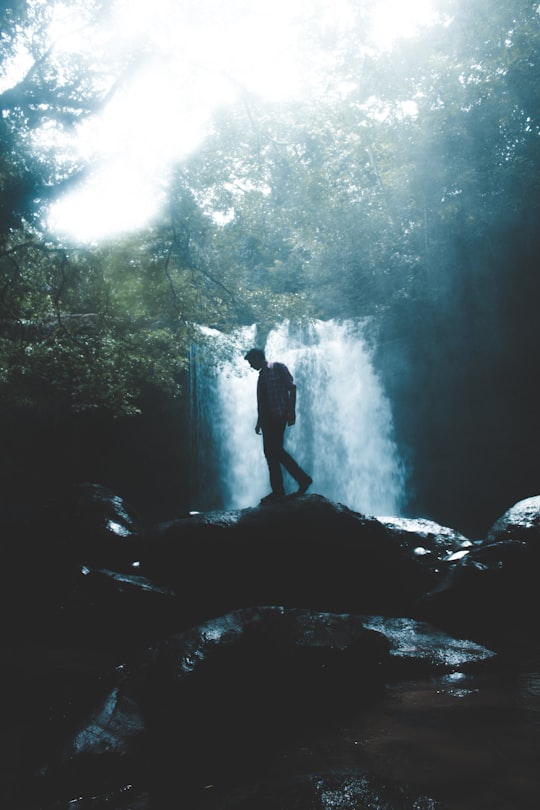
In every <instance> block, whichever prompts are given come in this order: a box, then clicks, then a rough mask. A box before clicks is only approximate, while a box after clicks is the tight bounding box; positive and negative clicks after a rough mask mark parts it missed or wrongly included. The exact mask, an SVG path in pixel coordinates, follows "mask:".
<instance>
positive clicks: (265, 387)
mask: <svg viewBox="0 0 540 810" xmlns="http://www.w3.org/2000/svg"><path fill="white" fill-rule="evenodd" d="M244 359H245V360H247V361H248V363H249V364H250V366H251V368H254V369H256V371H258V372H259V379H258V380H257V424H256V425H255V432H256V433H260V432H261V431H262V435H263V449H264V455H265V457H266V462H267V464H268V471H269V473H270V486H271V488H272V492H271V493H270V494H269V495H266V496H265V497H264V498H263V499H262V500H261V503H269V502H271V501H277V500H279V499H280V498H283V497H284V496H285V489H284V487H283V474H282V472H281V465H283V466H284V467H285V469H286V470H287V472H288V473H289V474H290V475H292V477H293V478H294V479H295V480H296V481H297V482H298V490H297V492H296V494H297V495H303V494H304V493H305V492H306V491H307V489H308V487H309V486H311V484H312V483H313V481H312V478H311V477H310V476H309V475H308V474H307V473H305V472H304V470H302V468H301V467H299V465H298V464H297V463H296V461H295V460H294V459H293V458H292V456H290V455H289V453H287V451H286V450H285V448H284V447H283V440H284V437H285V428H286V426H287V425H289V426H290V425H294V423H295V422H296V385H295V384H294V381H293V377H292V374H291V372H290V371H289V369H288V368H287V366H286V365H284V364H283V363H269V362H268V361H267V360H266V357H265V354H264V352H263V350H262V349H250V350H249V351H248V353H247V354H246V355H245V358H244Z"/></svg>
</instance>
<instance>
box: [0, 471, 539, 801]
mask: <svg viewBox="0 0 540 810" xmlns="http://www.w3.org/2000/svg"><path fill="white" fill-rule="evenodd" d="M539 509H540V498H531V499H527V500H526V501H523V502H520V504H517V505H516V506H515V507H514V508H513V509H512V510H509V512H508V513H507V514H506V515H505V516H502V517H501V518H499V519H498V520H497V522H496V523H495V524H494V526H493V528H492V530H491V531H490V532H489V533H488V535H487V536H486V539H485V540H475V541H471V540H469V539H468V538H465V537H463V536H462V535H460V534H459V533H457V532H454V531H453V530H452V529H449V528H448V527H439V526H438V525H437V524H434V523H432V522H431V521H412V520H407V519H403V518H391V517H389V518H380V519H375V518H372V517H366V516H364V515H360V514H358V513H354V512H351V511H350V510H348V509H347V508H346V507H343V506H342V505H340V504H334V503H331V502H329V501H327V500H326V499H324V498H322V497H321V496H317V495H309V496H308V495H306V496H302V497H297V498H287V499H285V500H284V501H283V502H281V503H278V504H273V505H272V506H264V507H257V508H254V509H246V510H240V511H237V512H233V513H206V514H201V515H192V516H185V517H179V518H178V519H175V520H173V521H168V522H167V523H163V524H157V525H155V526H151V527H145V528H141V526H140V524H139V522H138V519H137V517H136V515H134V514H132V513H131V510H130V508H129V506H127V505H126V504H124V503H123V502H122V501H121V499H119V498H117V497H116V496H115V495H114V493H111V492H109V491H108V490H107V489H106V488H104V487H101V486H99V485H95V484H92V485H90V484H89V485H87V486H85V487H82V488H77V489H76V490H74V491H73V492H72V493H62V495H61V497H59V498H58V501H57V502H49V503H48V504H46V506H44V507H39V508H33V509H32V510H29V512H28V513H27V514H26V515H21V514H18V515H17V516H16V519H14V517H13V516H12V515H10V516H9V518H6V516H4V520H3V521H2V529H3V531H2V537H3V556H4V560H5V564H6V570H7V571H8V572H9V576H8V577H7V581H6V586H5V588H4V590H3V593H2V607H3V616H4V625H5V633H4V644H3V660H4V675H5V681H4V683H5V685H4V689H3V692H2V716H3V719H4V722H3V727H2V732H1V752H2V756H1V763H2V767H1V771H0V791H1V792H0V797H1V798H2V806H6V807H9V808H11V810H38V809H39V810H49V808H50V810H52V809H53V808H59V809H60V808H62V810H63V809H64V808H65V810H68V808H70V810H73V808H102V807H103V808H105V807H106V808H111V807H112V808H115V807H117V808H130V810H148V808H165V807H166V808H170V807H171V806H173V805H175V806H186V807H188V806H189V807H190V809H192V810H195V809H196V808H198V807H200V808H201V810H206V808H208V809H209V810H210V809H211V808H216V810H217V808H226V807H227V808H236V807H237V808H248V807H249V808H255V807H256V808H257V810H264V808H269V810H273V808H274V807H275V808H278V807H279V808H280V810H281V809H282V808H290V810H297V809H298V810H301V809H302V808H306V810H308V808H310V810H311V809H312V808H319V807H320V808H330V807H332V808H341V807H343V808H389V810H390V808H409V807H410V808H416V809H417V810H419V809H420V810H422V809H423V808H428V807H431V808H439V807H440V808H444V807H447V808H449V809H450V810H457V809H458V808H467V810H469V809H470V810H472V808H473V807H474V808H475V810H479V809H480V808H482V807H486V808H487V807H490V808H500V810H503V808H504V810H509V808H512V807H515V808H518V807H519V808H527V807H531V808H532V807H533V806H535V804H534V802H535V801H536V798H537V797H536V789H535V787H534V785H535V780H536V776H535V767H534V766H533V763H534V762H535V761H537V756H538V753H540V746H539V735H538V722H537V721H538V716H539V715H538V712H539V710H540V699H539V698H538V694H539V691H538V688H537V684H538V681H539V680H540V679H539V677H538V671H539V670H540V667H538V652H537V631H536V621H537V620H536V596H535V594H536V589H535V583H536V575H535V574H536V571H538V555H539V553H540V543H539V534H540V520H539V519H538V510H539ZM6 617H10V618H9V619H7V618H6ZM535 684H536V686H535ZM415 696H416V697H415ZM465 718H466V720H465ZM469 724H470V725H469ZM490 727H491V730H490ZM475 729H476V731H474V730H475ZM437 730H439V731H437ZM471 733H472V734H473V735H474V733H476V734H477V737H478V739H477V742H478V745H477V746H476V747H474V746H473V747H472V748H471V745H472V742H471ZM504 740H508V741H509V742H508V745H510V743H511V744H512V746H513V749H514V750H515V751H517V752H518V753H519V755H520V758H519V763H520V764H516V763H514V766H515V767H514V772H513V773H509V772H508V769H507V768H506V769H505V768H502V767H501V763H499V764H498V763H497V761H496V760H497V754H496V751H497V750H499V749H498V748H497V746H499V748H500V747H501V746H504V745H505V743H504ZM492 746H495V753H493V749H492ZM476 748H479V749H480V750H479V751H478V754H477V762H478V765H477V768H476V772H475V769H474V768H472V767H471V764H470V763H469V762H467V763H466V766H465V764H464V763H463V762H460V759H459V754H458V752H459V751H460V750H463V751H467V752H468V757H469V759H470V758H471V757H472V756H474V753H473V752H474V751H475V750H476ZM486 751H487V752H489V753H490V754H491V757H490V758H489V757H486ZM488 760H489V761H488ZM503 760H504V761H505V762H506V763H508V756H506V757H505V756H504V752H503V754H502V755H501V761H503ZM435 764H436V765H435ZM452 767H456V768H457V775H456V778H455V779H453V780H452V779H451V778H450V775H451V774H449V775H448V777H447V778H445V776H444V772H445V769H446V771H447V772H448V770H449V768H450V769H451V768H452ZM460 778H462V782H461V783H460ZM477 781H478V783H477ZM480 782H482V786H479V783H480ZM490 782H493V786H492V785H491V784H490ZM497 782H498V788H497ZM498 801H499V802H500V803H499V804H497V802H498ZM504 802H506V803H504Z"/></svg>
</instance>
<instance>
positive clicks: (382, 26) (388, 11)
mask: <svg viewBox="0 0 540 810" xmlns="http://www.w3.org/2000/svg"><path fill="white" fill-rule="evenodd" d="M371 18H372V31H371V38H372V40H373V42H374V43H375V45H376V46H377V48H380V49H382V50H388V49H389V48H391V47H392V46H393V45H394V43H395V42H396V40H397V39H399V38H406V37H411V36H414V34H416V33H417V31H418V29H419V28H421V27H422V26H423V25H429V24H430V23H433V22H434V21H435V20H436V14H435V12H434V10H433V8H432V5H431V2H430V0H408V2H403V0H379V2H378V3H376V5H375V8H374V10H373V12H372V15H371Z"/></svg>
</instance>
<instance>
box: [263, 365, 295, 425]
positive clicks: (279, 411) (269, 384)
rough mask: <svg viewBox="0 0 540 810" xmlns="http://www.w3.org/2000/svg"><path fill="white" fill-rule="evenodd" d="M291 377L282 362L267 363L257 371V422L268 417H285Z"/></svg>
mask: <svg viewBox="0 0 540 810" xmlns="http://www.w3.org/2000/svg"><path fill="white" fill-rule="evenodd" d="M293 388H294V382H293V377H292V374H291V372H290V371H289V369H288V368H287V366H285V365H284V364H283V363H268V364H267V365H266V366H263V367H262V368H261V370H260V371H259V379H258V380H257V407H258V411H259V422H261V423H264V422H265V421H266V420H268V419H280V418H281V419H286V418H287V417H288V416H289V407H290V401H289V400H290V394H291V390H292V389H293Z"/></svg>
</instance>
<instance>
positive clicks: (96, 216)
mask: <svg viewBox="0 0 540 810" xmlns="http://www.w3.org/2000/svg"><path fill="white" fill-rule="evenodd" d="M351 2H354V0H334V1H333V2H332V0H320V2H319V3H318V4H317V7H316V19H317V25H318V26H319V29H320V30H331V29H332V28H333V29H335V30H336V29H337V30H342V31H343V30H349V27H350V24H351V20H352V17H351V8H352V6H351ZM314 8H315V7H314V6H313V3H312V2H310V0H274V2H273V3H272V4H269V3H267V2H253V0H251V2H250V0H230V2H228V3H226V4H224V3H222V2H221V0H206V2H204V3H195V2H186V3H178V2H177V0H154V2H153V3H151V4H149V3H147V2H144V0H118V2H117V3H116V4H114V5H113V7H112V14H111V16H110V17H109V18H108V20H107V21H106V23H103V24H102V27H101V28H99V27H98V28H96V27H95V26H94V27H93V28H92V36H91V37H89V35H88V31H86V30H85V29H84V27H81V26H80V25H79V26H77V27H76V28H74V22H73V17H72V15H70V14H69V13H67V11H66V9H67V7H66V5H65V4H62V3H59V4H58V10H59V11H58V14H56V15H53V22H52V23H51V26H52V27H51V35H53V34H54V38H55V46H54V47H55V53H57V54H60V55H61V54H62V53H70V54H72V53H74V52H75V53H76V52H77V51H79V52H80V53H81V54H83V53H84V54H86V56H88V54H89V53H90V54H92V53H95V58H96V59H102V60H103V59H104V58H106V55H107V54H109V56H110V57H111V58H112V59H113V60H116V61H117V62H118V61H120V60H121V59H123V58H124V56H125V57H126V58H128V57H129V58H132V57H133V55H134V56H135V58H136V68H134V69H133V71H132V72H130V73H128V74H127V75H126V76H125V78H124V80H123V83H122V85H121V86H120V87H119V88H118V89H117V90H116V91H115V93H114V95H113V96H112V98H111V99H110V101H109V103H108V104H107V106H106V107H105V108H104V109H103V110H102V111H101V113H100V114H99V115H96V116H94V117H92V118H91V119H89V120H87V121H85V122H84V123H82V124H81V125H80V126H79V127H78V128H77V129H76V130H75V132H74V134H73V136H72V142H71V144H67V143H66V142H65V134H62V133H58V135H57V138H58V149H59V150H60V149H63V150H64V154H65V155H68V154H69V153H70V152H71V153H73V154H75V153H76V154H77V155H78V156H79V158H80V159H81V160H83V161H84V162H85V164H86V165H87V166H89V167H90V169H91V171H90V175H89V177H88V179H87V180H86V181H85V182H84V184H82V185H81V186H80V187H79V188H78V189H77V190H73V191H72V192H71V193H69V194H66V195H65V196H64V197H63V198H61V199H60V200H58V201H57V202H56V203H55V205H54V206H53V207H52V208H51V210H50V212H49V216H48V219H47V227H48V229H49V230H50V231H51V232H52V233H55V234H57V235H58V236H60V237H62V238H65V239H68V240H74V241H99V240H100V239H102V238H109V237H111V236H113V235H114V233H115V232H122V233H124V232H125V231H126V230H136V229H139V228H141V227H143V226H144V223H145V222H146V223H148V222H149V221H150V220H151V219H152V218H153V217H156V216H157V215H158V214H159V212H160V207H161V206H162V205H163V203H164V201H165V188H166V182H167V176H168V175H169V174H170V172H171V169H172V167H173V166H174V165H175V164H177V163H178V162H179V161H181V160H182V159H184V158H185V157H186V156H188V155H189V154H190V153H191V152H192V151H193V150H195V149H196V148H197V147H199V146H200V145H201V143H202V142H203V140H204V137H205V135H206V132H207V130H208V127H209V124H210V121H211V118H212V116H213V115H214V114H215V112H216V111H217V110H218V109H219V108H220V107H222V106H224V105H227V104H230V103H231V102H233V101H234V100H235V99H237V98H238V97H239V95H240V94H241V93H249V94H253V95H257V96H259V97H261V98H264V99H265V100H270V101H282V100H285V99H293V98H296V97H298V95H299V94H301V93H303V94H304V95H305V94H306V93H307V92H309V90H307V88H306V85H305V83H303V82H304V79H305V77H304V76H303V72H307V71H308V70H309V66H308V62H309V63H310V65H311V67H312V66H313V65H314V64H315V65H317V66H318V72H323V71H324V64H325V59H327V58H328V56H327V55H326V56H323V55H322V54H313V53H311V52H310V51H309V47H310V45H309V42H310V38H309V37H306V30H305V25H306V20H307V19H312V17H313V14H314ZM310 14H311V15H312V17H310V16H309V15H310ZM430 14H431V11H430V4H429V2H427V0H416V2H413V1H412V0H411V2H409V3H407V4H406V5H403V6H402V5H401V3H400V0H380V1H379V0H375V11H374V17H373V25H374V29H373V37H374V41H376V43H378V46H379V47H381V48H383V47H390V45H391V43H392V41H393V40H394V39H395V38H396V37H397V36H398V34H399V35H401V36H405V35H407V33H412V32H413V30H414V27H415V26H417V25H418V24H420V22H423V21H427V20H428V19H431V17H430ZM70 18H71V21H70ZM62 26H65V28H63V27H62ZM92 48H93V49H94V51H92ZM317 59H318V60H319V61H317ZM53 137H54V133H52V132H49V133H45V132H44V133H43V138H44V139H45V138H49V139H51V138H53ZM62 138H64V141H62ZM43 143H44V144H45V140H43ZM48 148H49V149H50V148H52V145H51V143H50V142H48Z"/></svg>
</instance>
